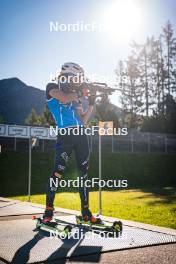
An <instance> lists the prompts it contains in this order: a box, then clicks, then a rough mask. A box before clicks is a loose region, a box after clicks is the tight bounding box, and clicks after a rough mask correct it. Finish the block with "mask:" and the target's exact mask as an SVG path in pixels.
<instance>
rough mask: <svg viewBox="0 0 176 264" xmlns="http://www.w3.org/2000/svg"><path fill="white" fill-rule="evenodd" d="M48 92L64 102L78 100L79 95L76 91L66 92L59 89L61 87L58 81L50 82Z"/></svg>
mask: <svg viewBox="0 0 176 264" xmlns="http://www.w3.org/2000/svg"><path fill="white" fill-rule="evenodd" d="M48 94H49V97H50V98H56V99H57V100H59V101H60V102H61V103H63V104H67V103H70V102H72V101H77V100H78V96H77V94H76V93H68V94H65V93H63V92H62V91H61V90H59V87H58V85H57V84H56V83H50V84H48Z"/></svg>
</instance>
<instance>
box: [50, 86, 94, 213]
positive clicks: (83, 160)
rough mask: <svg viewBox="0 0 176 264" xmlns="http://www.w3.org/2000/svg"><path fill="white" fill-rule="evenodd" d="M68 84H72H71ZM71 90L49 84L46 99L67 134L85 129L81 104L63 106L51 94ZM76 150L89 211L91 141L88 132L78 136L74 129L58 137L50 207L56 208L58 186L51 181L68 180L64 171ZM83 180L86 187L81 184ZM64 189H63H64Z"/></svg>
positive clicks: (83, 198) (83, 204)
mask: <svg viewBox="0 0 176 264" xmlns="http://www.w3.org/2000/svg"><path fill="white" fill-rule="evenodd" d="M67 85H68V84H67ZM68 88H69V87H68V86H66V85H65V84H59V85H57V84H54V83H49V84H48V85H47V87H46V97H47V104H48V108H49V110H50V112H51V114H52V116H53V118H54V120H55V123H56V125H57V126H58V128H65V129H66V130H67V131H68V129H69V127H77V126H79V128H81V127H82V128H83V131H84V127H83V125H84V124H83V121H82V120H81V118H80V116H79V115H78V113H77V107H81V103H78V102H71V103H68V104H63V103H61V102H60V101H59V100H57V99H55V98H52V97H51V96H50V95H49V91H50V90H51V89H60V90H62V91H63V92H64V91H65V89H68ZM72 151H74V152H75V157H76V163H77V168H78V172H79V182H80V184H79V193H80V198H81V210H84V209H86V208H88V206H89V205H88V201H89V197H88V194H89V193H88V188H87V187H86V186H85V181H86V180H87V177H88V176H87V170H88V162H89V153H90V152H89V145H88V138H87V136H86V134H85V133H83V134H81V135H80V134H79V135H74V134H73V132H72V130H70V135H68V133H66V134H65V135H60V134H58V136H57V143H56V157H55V166H54V170H53V171H52V173H51V175H50V177H49V180H48V185H47V195H46V206H48V207H53V205H54V198H55V193H56V191H57V187H55V186H52V185H51V179H53V181H55V180H56V179H59V180H60V179H64V177H63V176H64V172H65V169H66V165H67V162H68V158H69V157H70V156H71V153H72ZM81 181H82V184H81ZM60 188H61V187H60Z"/></svg>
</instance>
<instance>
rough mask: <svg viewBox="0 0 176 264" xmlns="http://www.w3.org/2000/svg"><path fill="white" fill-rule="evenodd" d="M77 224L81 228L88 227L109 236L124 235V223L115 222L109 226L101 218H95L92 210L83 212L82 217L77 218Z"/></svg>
mask: <svg viewBox="0 0 176 264" xmlns="http://www.w3.org/2000/svg"><path fill="white" fill-rule="evenodd" d="M76 223H77V225H79V226H81V227H86V228H88V229H90V230H94V231H97V232H98V233H101V232H102V233H104V234H107V235H109V236H115V237H119V235H121V234H122V222H121V221H114V223H113V224H109V223H107V222H104V221H102V220H101V218H100V217H95V216H93V215H92V214H91V212H90V210H87V212H83V213H82V215H79V216H76Z"/></svg>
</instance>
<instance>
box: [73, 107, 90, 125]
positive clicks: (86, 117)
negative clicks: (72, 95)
mask: <svg viewBox="0 0 176 264" xmlns="http://www.w3.org/2000/svg"><path fill="white" fill-rule="evenodd" d="M92 111H93V105H89V106H88V109H87V111H85V112H84V111H83V109H82V107H81V106H80V107H77V113H78V115H79V116H80V117H81V119H82V121H83V122H84V123H87V121H88V120H89V118H90V116H91V113H92Z"/></svg>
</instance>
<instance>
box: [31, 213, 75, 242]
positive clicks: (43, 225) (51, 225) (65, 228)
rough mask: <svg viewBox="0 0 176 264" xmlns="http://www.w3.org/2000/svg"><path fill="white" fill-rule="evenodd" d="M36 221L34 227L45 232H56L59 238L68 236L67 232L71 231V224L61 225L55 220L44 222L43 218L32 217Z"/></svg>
mask: <svg viewBox="0 0 176 264" xmlns="http://www.w3.org/2000/svg"><path fill="white" fill-rule="evenodd" d="M32 219H33V220H35V221H36V229H37V230H43V231H46V232H52V233H57V234H58V236H60V237H61V238H68V236H69V234H70V233H71V232H72V226H71V225H63V224H61V223H58V222H56V221H48V222H44V221H43V218H37V217H36V216H33V217H32Z"/></svg>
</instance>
